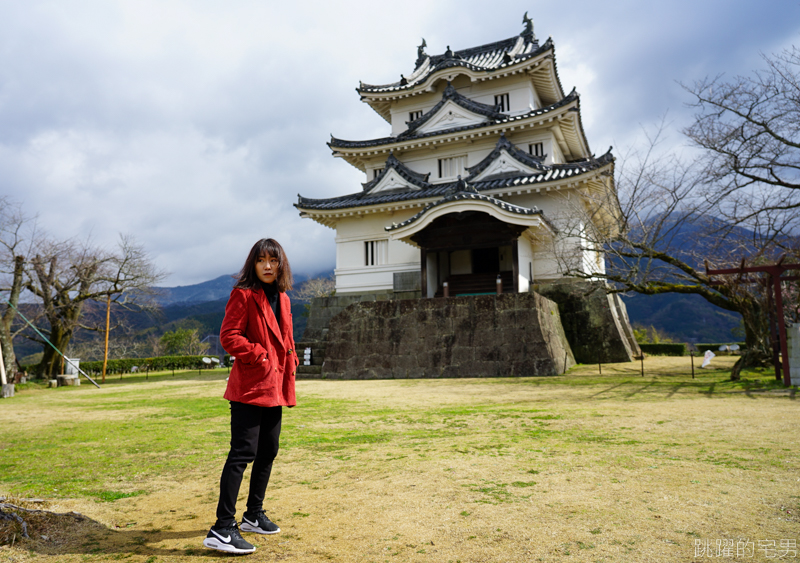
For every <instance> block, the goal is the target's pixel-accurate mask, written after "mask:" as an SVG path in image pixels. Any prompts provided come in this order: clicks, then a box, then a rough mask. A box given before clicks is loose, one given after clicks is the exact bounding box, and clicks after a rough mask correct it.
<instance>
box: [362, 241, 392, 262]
mask: <svg viewBox="0 0 800 563" xmlns="http://www.w3.org/2000/svg"><path fill="white" fill-rule="evenodd" d="M388 250H389V241H388V240H386V239H384V240H367V241H364V265H365V266H381V265H383V264H386V263H387V262H388Z"/></svg>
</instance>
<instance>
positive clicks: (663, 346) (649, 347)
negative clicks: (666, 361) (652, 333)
mask: <svg viewBox="0 0 800 563" xmlns="http://www.w3.org/2000/svg"><path fill="white" fill-rule="evenodd" d="M639 348H641V349H642V352H644V353H645V354H650V355H652V356H685V355H686V344H677V343H660V344H639Z"/></svg>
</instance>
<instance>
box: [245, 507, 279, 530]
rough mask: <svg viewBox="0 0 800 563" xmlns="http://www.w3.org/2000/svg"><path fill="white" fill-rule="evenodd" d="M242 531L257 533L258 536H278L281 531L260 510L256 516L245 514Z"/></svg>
mask: <svg viewBox="0 0 800 563" xmlns="http://www.w3.org/2000/svg"><path fill="white" fill-rule="evenodd" d="M242 531H243V532H255V533H257V534H277V533H278V532H280V531H281V529H280V528H278V526H276V525H275V524H274V523H273V522H272V521H271V520H270V519H269V518H267V515H266V514H264V511H263V510H259V511H258V512H256V513H255V514H252V513H250V512H245V513H244V516H242Z"/></svg>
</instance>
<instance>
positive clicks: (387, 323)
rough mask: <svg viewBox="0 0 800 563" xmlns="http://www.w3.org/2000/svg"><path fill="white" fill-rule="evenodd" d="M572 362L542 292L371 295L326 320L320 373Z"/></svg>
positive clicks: (431, 371) (493, 370)
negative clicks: (383, 297) (382, 297)
mask: <svg viewBox="0 0 800 563" xmlns="http://www.w3.org/2000/svg"><path fill="white" fill-rule="evenodd" d="M574 363H575V359H574V358H573V355H572V351H571V350H570V346H569V343H568V341H567V338H566V336H565V334H564V329H563V328H562V326H561V319H560V316H559V312H558V306H557V305H556V304H555V303H553V302H552V301H550V300H548V299H545V298H544V297H542V296H541V295H537V294H534V293H517V294H511V293H509V294H503V295H496V296H495V295H486V296H473V297H452V298H447V299H414V300H381V301H379V300H375V301H361V302H357V303H352V304H350V305H349V306H348V307H347V308H346V309H344V310H342V311H341V312H340V313H338V314H336V315H335V316H334V317H333V318H331V319H330V322H329V326H328V332H327V346H326V354H325V363H324V365H323V367H322V377H325V378H334V379H392V378H424V377H519V376H537V375H557V374H560V373H563V372H564V371H566V369H567V368H569V367H570V366H572V365H574Z"/></svg>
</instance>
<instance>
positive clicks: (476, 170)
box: [467, 135, 547, 181]
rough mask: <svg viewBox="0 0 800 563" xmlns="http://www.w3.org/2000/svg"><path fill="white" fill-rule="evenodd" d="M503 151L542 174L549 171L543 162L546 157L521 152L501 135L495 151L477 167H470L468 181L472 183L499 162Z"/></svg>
mask: <svg viewBox="0 0 800 563" xmlns="http://www.w3.org/2000/svg"><path fill="white" fill-rule="evenodd" d="M503 151H506V152H507V153H508V154H510V155H511V157H512V158H514V159H516V160H518V161H519V162H521V163H522V164H525V165H526V166H529V167H531V168H534V169H536V170H541V171H542V172H546V171H547V166H545V165H544V163H543V162H542V160H544V156H531V155H529V154H528V153H526V152H525V151H522V150H519V149H518V148H517V147H516V146H514V144H513V143H511V141H509V140H508V139H506V136H505V135H500V140H498V141H497V144H496V145H495V147H494V150H492V152H490V153H489V154H488V155H486V158H484V159H483V160H481V161H480V162H479V163H478V164H476V165H475V166H470V167H469V168H467V171H468V172H469V176H467V181H471V180H472V179H473V178H475V177H476V176H478V175H479V174H480V173H481V172H483V171H484V170H486V169H487V168H488V167H489V165H490V164H491V163H492V162H494V161H495V160H497V158H498V157H499V156H500V155H501V154H502V152H503Z"/></svg>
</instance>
